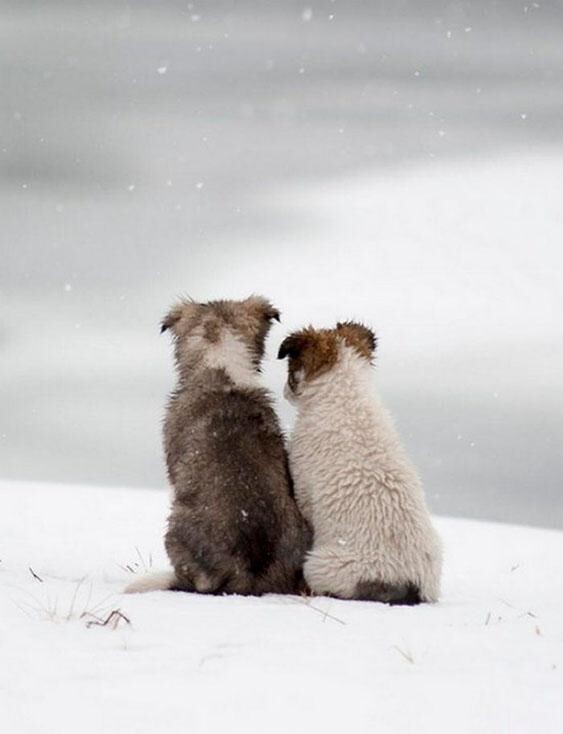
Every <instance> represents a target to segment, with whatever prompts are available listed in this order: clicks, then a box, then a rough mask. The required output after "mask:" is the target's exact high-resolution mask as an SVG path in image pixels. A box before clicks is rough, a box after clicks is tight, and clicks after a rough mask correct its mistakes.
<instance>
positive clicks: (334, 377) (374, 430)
mask: <svg viewBox="0 0 563 734" xmlns="http://www.w3.org/2000/svg"><path fill="white" fill-rule="evenodd" d="M296 393H297V394H296V395H295V396H294V397H295V403H296V405H297V408H298V415H297V419H296V424H295V429H294V432H293V436H292V439H291V443H290V447H289V457H290V464H291V469H292V473H293V478H294V482H295V492H296V497H297V501H298V504H299V506H300V508H301V511H302V513H303V515H304V516H305V517H306V518H307V519H308V520H309V522H310V523H311V524H312V526H313V529H314V544H313V548H312V550H311V551H310V552H309V554H308V557H307V560H306V562H305V566H304V574H305V579H306V581H307V583H308V584H309V586H310V588H311V590H312V591H313V592H314V593H317V594H323V593H331V594H334V595H336V596H339V597H342V598H351V597H353V596H354V592H355V589H356V585H357V584H358V582H360V581H380V582H384V583H388V584H391V585H394V584H397V583H404V582H410V583H413V584H415V585H416V587H417V588H418V590H419V593H420V597H421V599H422V601H429V602H433V601H436V600H437V599H438V596H439V591H440V575H441V566H442V551H441V543H440V540H439V538H438V536H437V534H436V532H435V530H434V529H433V527H432V525H431V522H430V516H429V513H428V510H427V507H426V503H425V499H424V494H423V490H422V486H421V482H420V480H419V478H418V476H417V473H416V471H415V469H414V467H413V466H412V464H411V463H410V461H409V459H408V457H407V456H406V454H405V451H404V450H403V448H402V446H401V443H400V440H399V437H398V434H397V431H396V429H395V427H394V425H393V422H392V420H391V417H390V416H389V414H388V413H387V411H386V410H385V408H384V407H383V406H382V404H381V403H380V401H379V399H378V397H377V396H376V394H375V390H374V385H373V368H372V367H371V365H370V364H369V362H368V360H367V359H365V358H363V357H361V356H359V355H358V354H357V352H356V351H355V350H354V349H353V348H352V347H349V346H347V345H345V344H344V343H342V344H341V345H340V346H339V356H338V360H337V363H336V365H335V366H334V367H333V368H332V369H331V370H330V371H329V372H327V373H325V374H324V375H321V376H319V377H317V378H316V379H313V380H311V381H310V382H307V381H301V382H300V383H299V386H298V389H297V391H296Z"/></svg>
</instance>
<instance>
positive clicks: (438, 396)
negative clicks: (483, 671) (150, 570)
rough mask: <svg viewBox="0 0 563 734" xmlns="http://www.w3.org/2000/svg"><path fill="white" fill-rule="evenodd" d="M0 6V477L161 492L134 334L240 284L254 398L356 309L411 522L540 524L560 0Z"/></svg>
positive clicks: (551, 420) (553, 519) (159, 367)
mask: <svg viewBox="0 0 563 734" xmlns="http://www.w3.org/2000/svg"><path fill="white" fill-rule="evenodd" d="M0 10H1V12H0V75H1V76H0V78H1V82H0V84H1V101H0V121H1V122H0V131H1V141H0V206H1V210H2V218H1V221H2V226H1V231H0V247H1V260H0V299H1V300H0V307H1V311H0V478H13V479H34V480H44V481H64V482H75V483H95V484H101V485H124V486H132V487H133V486H138V487H150V486H162V487H164V486H165V477H164V471H163V466H162V458H161V449H160V421H161V416H162V412H163V406H164V400H165V396H166V393H167V391H168V390H169V389H170V387H171V385H172V365H171V360H170V351H169V345H168V343H167V340H166V339H165V338H164V337H163V338H160V337H159V335H158V322H159V320H160V318H161V316H162V315H163V313H164V311H165V310H166V308H167V307H168V305H169V304H170V302H171V301H172V300H173V299H174V298H175V297H176V296H177V295H179V294H182V293H189V294H191V295H192V296H194V297H195V298H197V299H201V300H206V299H208V298H214V297H221V296H226V297H242V296H246V295H248V293H249V292H251V291H255V292H264V293H265V294H266V295H269V296H270V297H271V298H272V299H273V300H274V301H275V302H276V304H277V305H278V306H279V307H280V308H281V310H282V311H283V312H284V323H283V324H282V325H281V326H280V327H276V328H275V330H274V332H273V334H272V338H271V342H270V345H269V351H270V355H271V357H272V358H271V359H270V361H269V362H268V364H267V365H266V368H265V379H266V382H267V383H268V384H269V385H270V386H271V387H272V388H273V389H274V390H275V391H276V394H277V395H278V396H279V395H280V394H281V388H282V384H283V379H284V371H283V369H284V368H283V365H281V364H277V363H276V362H275V360H274V359H273V357H274V356H275V352H276V348H277V345H278V344H279V342H280V340H281V338H283V335H284V334H285V332H286V331H287V330H288V329H290V328H292V327H293V326H300V325H302V324H303V323H306V322H309V321H310V320H313V321H316V322H326V323H330V322H331V321H332V320H333V319H335V318H341V317H349V316H354V317H358V318H363V319H365V320H366V321H367V322H369V323H371V324H374V325H375V326H376V327H377V329H378V332H379V334H380V335H381V336H382V339H381V356H380V358H379V361H378V365H379V368H380V377H381V387H382V389H383V391H384V394H385V398H386V401H387V404H388V405H389V407H390V408H391V409H392V410H393V412H394V414H395V416H396V419H397V422H398V425H399V427H400V429H401V431H402V433H403V436H404V437H405V440H406V442H407V444H408V447H409V449H410V451H411V452H412V454H413V457H414V458H415V460H416V462H417V464H418V466H419V468H420V471H421V473H422V476H423V478H424V480H425V484H426V487H427V492H428V497H429V501H430V504H431V506H432V509H433V510H434V511H436V512H438V513H442V514H451V515H465V516H470V517H485V518H490V519H497V520H504V521H510V522H520V523H529V524H539V525H546V526H554V527H563V499H562V492H561V490H562V482H561V476H562V474H563V458H562V454H561V446H562V438H563V418H562V407H563V395H562V393H563V388H562V378H561V376H560V375H561V374H562V371H563V351H562V350H563V347H562V343H563V340H562V338H561V337H562V331H561V326H560V324H561V306H562V302H561V273H562V262H563V260H562V256H561V247H562V246H563V237H562V236H561V235H563V224H562V222H561V219H560V215H559V212H560V211H562V210H563V206H561V204H563V200H562V197H563V194H562V193H561V192H562V191H563V187H562V186H561V184H562V183H563V180H562V179H561V177H560V175H559V174H560V172H561V170H562V169H561V167H560V164H563V4H562V3H561V2H557V3H556V2H551V3H549V2H541V3H530V2H526V1H524V0H522V1H520V0H519V1H517V2H516V1H514V0H511V1H503V0H499V1H498V2H484V1H480V0H468V1H466V2H437V1H436V2H435V1H432V0H418V1H416V0H404V1H402V0H394V1H393V2H391V1H389V2H376V1H375V0H372V1H371V2H368V1H365V2H360V1H357V0H349V1H347V2H344V1H343V0H314V1H311V0H308V1H306V2H293V1H292V0H283V1H281V0H260V1H258V0H254V1H250V0H247V1H242V0H241V1H238V2H235V1H231V2H227V1H225V2H220V1H219V0H207V1H206V2H197V1H196V0H194V1H193V2H185V0H182V1H181V2H180V1H179V0H178V1H177V0H162V1H161V2H156V0H154V1H153V2H148V0H136V1H133V0H129V1H126V0H107V1H105V0H97V1H96V0H90V2H85V1H83V0H68V1H67V2H65V1H64V0H58V1H57V0H43V1H42V2H39V1H34V0H12V1H9V2H6V0H3V2H0ZM504 161H509V163H508V164H506V165H505V163H504ZM497 175H498V179H497V178H496V177H497ZM458 184H459V185H458ZM425 192H429V193H428V196H427V200H426V199H425ZM370 197H371V198H370ZM497 200H498V201H499V202H500V204H498V205H497ZM544 202H545V209H544ZM507 272H509V276H510V277H508V276H507ZM279 409H280V413H281V416H282V420H283V422H284V425H285V426H287V427H289V426H290V424H291V420H292V414H291V412H290V410H289V408H288V407H287V406H286V405H284V404H283V402H282V401H281V400H280V401H279Z"/></svg>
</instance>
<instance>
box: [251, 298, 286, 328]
mask: <svg viewBox="0 0 563 734" xmlns="http://www.w3.org/2000/svg"><path fill="white" fill-rule="evenodd" d="M246 303H248V305H249V307H250V308H251V310H253V311H254V312H255V314H256V315H257V316H259V317H260V318H262V319H264V320H265V321H272V320H273V319H275V320H276V321H277V322H278V323H279V321H280V312H279V311H278V309H277V308H276V307H275V306H273V305H272V304H271V303H270V301H268V299H267V298H264V296H250V297H249V298H247V299H246Z"/></svg>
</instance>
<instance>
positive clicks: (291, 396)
mask: <svg viewBox="0 0 563 734" xmlns="http://www.w3.org/2000/svg"><path fill="white" fill-rule="evenodd" d="M376 344H377V340H376V338H375V335H374V333H373V331H371V329H368V327H367V326H364V325H363V324H358V323H356V322H354V321H345V322H340V323H338V324H337V325H336V328H334V329H314V328H313V327H312V326H309V327H307V328H306V329H301V331H295V332H293V334H290V335H289V336H288V337H286V338H285V339H284V341H283V342H282V344H281V346H280V349H279V352H278V359H285V357H287V358H288V365H287V383H286V385H285V388H284V397H285V398H286V399H287V400H289V402H290V403H293V404H295V403H296V402H298V400H299V397H300V396H301V394H302V392H303V388H304V387H305V385H307V384H309V383H311V382H313V381H314V380H315V379H317V378H318V377H320V376H321V375H324V374H326V373H328V372H330V371H331V370H332V369H334V367H335V366H336V364H337V363H338V359H339V355H340V352H341V347H342V346H345V347H349V348H351V349H353V350H354V352H355V353H356V354H357V355H358V356H359V357H360V358H362V359H365V360H366V362H368V363H370V362H371V361H372V359H373V355H374V352H375V348H376Z"/></svg>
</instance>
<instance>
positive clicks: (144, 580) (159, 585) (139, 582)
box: [124, 571, 176, 594]
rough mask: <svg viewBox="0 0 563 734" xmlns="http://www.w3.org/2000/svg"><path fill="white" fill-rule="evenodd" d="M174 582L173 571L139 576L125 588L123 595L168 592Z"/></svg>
mask: <svg viewBox="0 0 563 734" xmlns="http://www.w3.org/2000/svg"><path fill="white" fill-rule="evenodd" d="M175 581H176V575H175V574H174V571H155V572H153V573H147V574H145V575H144V576H139V577H138V578H136V579H135V580H134V581H132V582H131V583H130V584H128V586H127V587H126V588H125V590H124V593H125V594H144V593H145V592H146V591H168V590H169V589H171V588H172V587H173V585H174V583H175Z"/></svg>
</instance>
